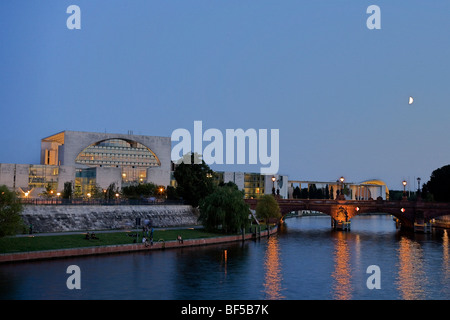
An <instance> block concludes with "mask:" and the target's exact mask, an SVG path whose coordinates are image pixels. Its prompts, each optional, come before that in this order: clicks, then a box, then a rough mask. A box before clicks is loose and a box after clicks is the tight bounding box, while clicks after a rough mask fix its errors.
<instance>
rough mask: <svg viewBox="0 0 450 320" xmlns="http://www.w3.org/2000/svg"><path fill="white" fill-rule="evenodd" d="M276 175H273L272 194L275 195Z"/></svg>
mask: <svg viewBox="0 0 450 320" xmlns="http://www.w3.org/2000/svg"><path fill="white" fill-rule="evenodd" d="M275 180H276V178H275V176H272V194H273V195H275Z"/></svg>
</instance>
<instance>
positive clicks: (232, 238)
mask: <svg viewBox="0 0 450 320" xmlns="http://www.w3.org/2000/svg"><path fill="white" fill-rule="evenodd" d="M277 230H278V229H277V226H274V227H272V228H270V229H269V230H264V231H261V232H255V233H244V234H242V235H227V236H216V237H208V238H195V239H183V240H182V241H179V240H169V241H166V240H164V239H158V240H156V238H155V241H154V242H153V244H151V243H148V242H147V243H142V242H137V243H132V244H118V245H106V246H92V247H78V248H65V249H55V250H37V251H26V252H14V253H2V254H0V263H5V262H19V261H32V260H42V259H55V258H65V257H76V256H87V255H101V254H114V253H126V252H138V251H152V250H164V249H170V248H182V247H192V246H205V245H211V244H219V243H227V242H236V241H246V240H252V239H257V238H260V237H267V236H270V235H272V234H274V233H276V232H277ZM140 239H142V238H140Z"/></svg>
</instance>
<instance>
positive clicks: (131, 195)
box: [122, 183, 158, 199]
mask: <svg viewBox="0 0 450 320" xmlns="http://www.w3.org/2000/svg"><path fill="white" fill-rule="evenodd" d="M157 189H158V186H157V185H156V184H154V183H140V184H138V185H131V186H126V187H123V188H122V194H123V196H124V197H126V198H128V199H142V198H148V197H150V196H153V195H156V194H157V193H158V191H157Z"/></svg>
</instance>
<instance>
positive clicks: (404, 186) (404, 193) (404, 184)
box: [402, 180, 406, 199]
mask: <svg viewBox="0 0 450 320" xmlns="http://www.w3.org/2000/svg"><path fill="white" fill-rule="evenodd" d="M402 184H403V198H404V199H406V180H403V182H402Z"/></svg>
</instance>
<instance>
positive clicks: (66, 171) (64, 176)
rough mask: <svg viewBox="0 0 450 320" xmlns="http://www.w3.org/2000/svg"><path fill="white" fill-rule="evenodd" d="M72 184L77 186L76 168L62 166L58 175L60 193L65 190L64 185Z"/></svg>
mask: <svg viewBox="0 0 450 320" xmlns="http://www.w3.org/2000/svg"><path fill="white" fill-rule="evenodd" d="M66 182H72V184H73V185H74V184H75V167H71V166H60V167H59V174H58V192H62V191H63V190H64V183H66Z"/></svg>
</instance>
